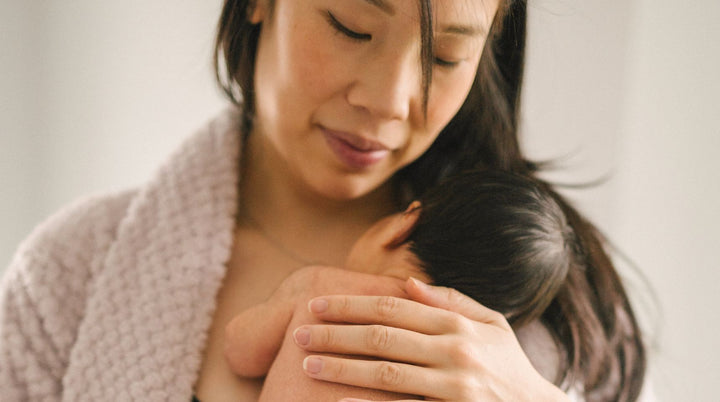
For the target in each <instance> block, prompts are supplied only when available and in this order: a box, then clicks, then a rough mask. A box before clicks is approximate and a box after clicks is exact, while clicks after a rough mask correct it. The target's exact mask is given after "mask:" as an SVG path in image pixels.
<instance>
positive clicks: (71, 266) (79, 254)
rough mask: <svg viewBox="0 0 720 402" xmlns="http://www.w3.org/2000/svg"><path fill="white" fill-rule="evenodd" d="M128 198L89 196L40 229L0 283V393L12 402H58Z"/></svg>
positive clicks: (19, 252)
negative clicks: (87, 300)
mask: <svg viewBox="0 0 720 402" xmlns="http://www.w3.org/2000/svg"><path fill="white" fill-rule="evenodd" d="M130 196H131V193H130V192H125V193H119V194H114V195H111V196H103V197H90V198H87V199H84V200H82V201H80V202H76V203H75V204H73V205H71V206H69V207H67V208H65V209H63V210H61V211H60V212H59V213H57V214H56V215H54V216H53V217H51V218H50V219H48V220H47V221H46V222H44V223H43V224H41V225H40V226H39V227H38V228H37V229H36V230H35V231H33V233H32V234H31V235H30V236H29V237H28V239H27V240H26V241H25V242H24V243H23V244H22V245H21V246H20V247H19V249H18V251H17V253H16V254H15V256H14V258H13V260H12V262H11V263H10V266H9V267H8V269H7V270H6V271H5V274H4V276H3V278H2V281H1V282H0V389H1V390H2V394H3V395H2V397H3V400H5V399H4V398H7V400H12V401H59V400H61V398H62V389H63V386H62V381H63V377H64V374H65V370H66V368H67V366H68V359H69V356H70V352H71V350H72V347H73V345H74V343H75V339H76V336H77V328H78V326H79V324H80V321H81V320H82V316H83V313H84V310H85V298H86V295H87V290H88V288H89V287H90V286H92V278H93V276H94V274H95V273H96V272H97V270H99V269H102V263H103V260H104V256H105V255H106V253H107V250H108V248H109V247H110V245H111V244H112V240H113V239H114V236H115V229H116V228H117V225H118V222H119V221H120V220H121V219H122V216H123V214H124V211H125V210H126V208H127V204H128V202H129V199H130Z"/></svg>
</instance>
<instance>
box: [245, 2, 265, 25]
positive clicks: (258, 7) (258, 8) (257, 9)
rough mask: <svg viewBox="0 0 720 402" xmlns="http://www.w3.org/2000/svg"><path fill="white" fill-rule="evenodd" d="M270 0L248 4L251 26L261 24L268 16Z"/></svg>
mask: <svg viewBox="0 0 720 402" xmlns="http://www.w3.org/2000/svg"><path fill="white" fill-rule="evenodd" d="M267 1H268V0H254V1H251V2H250V3H248V10H247V11H248V13H247V15H248V21H249V22H250V23H251V24H259V23H261V22H263V21H264V20H265V16H266V14H267Z"/></svg>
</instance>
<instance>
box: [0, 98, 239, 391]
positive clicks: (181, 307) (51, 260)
mask: <svg viewBox="0 0 720 402" xmlns="http://www.w3.org/2000/svg"><path fill="white" fill-rule="evenodd" d="M236 121H237V119H236V117H235V113H233V112H231V111H228V112H226V113H224V114H223V115H222V116H221V117H219V118H218V119H216V120H214V121H213V122H212V123H210V124H209V125H208V126H207V127H205V128H204V129H203V130H201V132H199V133H197V134H196V135H194V136H193V137H192V138H190V139H189V140H188V141H186V142H185V143H184V144H183V145H182V147H181V148H180V149H179V151H178V152H176V153H175V154H173V156H172V157H171V158H170V160H169V162H168V163H166V164H165V165H164V166H163V167H162V168H161V169H160V170H159V171H158V172H157V174H156V175H155V177H154V178H153V179H152V180H151V181H150V182H149V183H148V184H147V185H145V186H144V187H143V188H141V189H140V190H138V191H129V192H124V193H119V194H114V195H110V196H103V197H93V198H89V199H86V200H84V201H81V202H79V203H76V204H74V205H72V206H70V207H68V208H66V209H64V210H63V211H61V212H59V213H58V214H57V215H55V216H54V217H52V218H51V219H49V220H48V221H47V222H45V223H44V224H42V225H41V226H40V227H38V228H37V229H36V230H35V231H34V232H33V233H32V234H31V236H30V237H29V238H28V240H26V241H25V242H24V243H23V244H22V245H21V246H20V248H19V250H18V252H17V254H16V255H15V257H14V259H13V261H12V262H11V265H10V267H9V268H8V270H7V272H6V273H5V275H4V277H3V280H2V284H1V288H0V295H1V296H0V297H1V299H0V399H2V400H3V401H5V400H7V401H95V402H97V401H153V402H156V401H190V400H191V398H192V386H193V384H194V383H195V380H196V378H197V374H198V371H199V367H200V363H201V359H202V350H203V348H204V345H205V342H206V337H207V331H208V328H209V326H210V323H211V320H212V314H213V311H214V308H215V306H214V303H215V296H216V294H217V291H218V289H219V286H220V284H221V281H222V278H223V276H224V273H225V266H226V262H227V260H228V258H229V256H230V250H231V245H232V239H233V228H234V221H235V219H234V215H235V212H236V203H237V180H238V177H237V176H238V168H237V166H238V158H239V157H238V154H239V136H238V128H237V127H238V125H237V123H236Z"/></svg>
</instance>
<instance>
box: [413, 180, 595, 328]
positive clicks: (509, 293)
mask: <svg viewBox="0 0 720 402" xmlns="http://www.w3.org/2000/svg"><path fill="white" fill-rule="evenodd" d="M556 196H557V195H556V194H555V193H554V192H553V191H552V190H551V189H550V188H549V187H548V186H547V185H546V184H545V183H544V182H542V181H540V180H537V179H534V178H530V177H528V176H523V175H519V174H514V173H509V172H504V171H503V172H501V171H489V170H474V171H470V172H466V173H463V174H460V175H456V176H453V177H451V178H448V179H446V180H445V181H443V182H441V183H440V184H439V185H438V186H436V187H434V188H432V189H430V190H428V191H427V192H426V193H425V194H424V195H423V196H422V197H421V198H420V202H421V205H422V206H421V210H420V217H419V218H418V222H417V225H416V227H415V229H414V230H413V232H412V234H411V235H410V236H409V238H408V241H409V245H410V250H411V251H412V252H413V253H414V254H415V255H416V256H417V257H418V259H419V260H420V263H421V265H422V268H423V269H424V270H425V272H426V273H427V274H428V275H429V276H430V277H431V278H432V280H433V282H434V284H436V285H439V286H447V287H451V288H455V289H457V290H459V291H460V292H462V293H464V294H466V295H468V296H470V297H472V298H474V299H475V300H477V301H479V302H480V303H481V304H483V305H485V306H487V307H489V308H491V309H493V310H496V311H499V312H501V313H503V314H504V315H505V317H507V319H508V322H510V324H512V325H513V326H514V327H516V328H517V327H519V326H522V325H523V324H525V323H527V322H529V321H531V320H534V319H537V318H540V316H541V315H542V313H543V311H545V309H546V308H547V307H548V305H549V304H550V302H551V301H552V300H553V298H554V297H555V295H556V293H557V291H558V289H559V288H560V287H561V285H562V284H563V282H564V281H565V277H566V275H567V273H568V270H570V269H573V267H574V266H575V265H577V264H578V261H580V260H581V259H580V258H577V255H578V253H579V251H578V250H579V246H578V243H577V240H576V238H575V234H574V233H573V230H572V227H571V226H570V225H569V224H568V222H567V219H566V217H565V214H564V213H563V210H562V209H561V207H560V206H559V205H558V202H557V201H556V199H555V197H556Z"/></svg>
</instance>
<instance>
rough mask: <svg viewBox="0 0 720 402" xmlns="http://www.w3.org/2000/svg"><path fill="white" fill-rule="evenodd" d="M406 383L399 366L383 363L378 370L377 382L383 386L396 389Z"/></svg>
mask: <svg viewBox="0 0 720 402" xmlns="http://www.w3.org/2000/svg"><path fill="white" fill-rule="evenodd" d="M403 381H404V378H403V374H402V370H401V369H400V367H399V366H398V365H397V364H393V363H382V364H381V365H380V366H379V367H378V369H377V382H378V383H379V384H380V385H383V386H389V387H395V386H398V385H401V384H402V383H403Z"/></svg>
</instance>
